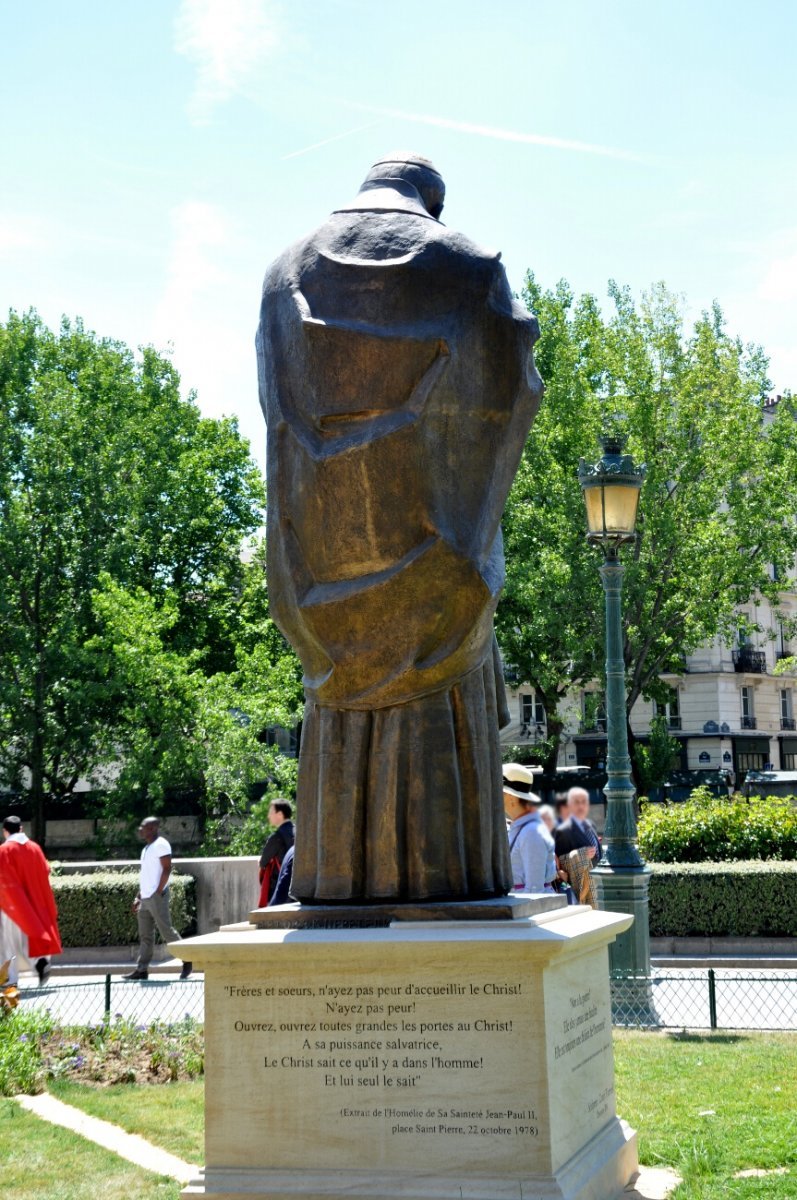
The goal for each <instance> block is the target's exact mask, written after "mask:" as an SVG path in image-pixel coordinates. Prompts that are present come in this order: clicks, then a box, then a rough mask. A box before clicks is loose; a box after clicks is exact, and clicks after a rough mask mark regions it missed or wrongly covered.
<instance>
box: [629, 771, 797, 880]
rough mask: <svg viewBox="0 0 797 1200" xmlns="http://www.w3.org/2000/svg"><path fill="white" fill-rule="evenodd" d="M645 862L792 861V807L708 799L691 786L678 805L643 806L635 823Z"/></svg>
mask: <svg viewBox="0 0 797 1200" xmlns="http://www.w3.org/2000/svg"><path fill="white" fill-rule="evenodd" d="M639 848H640V850H641V851H642V855H643V857H644V858H645V859H647V861H648V862H662V863H664V862H671V863H698V862H744V861H749V860H751V859H781V860H793V859H797V809H795V807H794V805H793V804H792V803H791V801H790V800H789V799H780V798H778V797H775V796H769V797H767V799H766V800H763V799H760V798H758V797H755V796H751V797H750V799H749V800H747V799H745V797H744V796H739V795H737V796H734V797H733V798H732V799H728V798H726V797H716V796H712V795H711V794H710V793H709V792H708V791H707V789H706V788H696V789H695V791H694V792H693V793H692V795H691V797H690V798H689V800H685V801H684V802H683V803H680V804H648V805H646V806H645V807H644V809H643V812H642V815H641V817H640V821H639Z"/></svg>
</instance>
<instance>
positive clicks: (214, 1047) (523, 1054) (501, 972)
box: [171, 897, 637, 1200]
mask: <svg viewBox="0 0 797 1200" xmlns="http://www.w3.org/2000/svg"><path fill="white" fill-rule="evenodd" d="M526 899H527V900H528V899H530V898H528V897H527V898H526ZM535 899H536V898H535ZM532 906H533V905H532ZM338 917H339V918H340V919H343V912H342V910H338ZM630 921H631V918H630V917H629V916H627V915H618V914H614V913H606V912H595V911H593V910H592V909H588V908H582V907H564V908H555V909H550V908H548V909H546V908H545V907H544V906H543V907H541V908H538V909H537V911H536V912H535V913H534V914H533V915H530V916H526V917H520V918H517V919H515V920H506V919H505V920H502V921H495V920H489V921H453V920H436V921H434V920H433V921H426V922H421V921H417V922H412V921H395V922H394V923H393V924H392V925H391V926H390V927H389V928H381V927H377V928H326V929H313V928H300V929H296V928H294V929H280V928H276V929H268V928H260V929H258V928H255V927H254V926H248V927H244V926H234V927H230V928H229V929H226V930H221V931H220V932H219V933H216V934H210V935H207V936H203V937H197V938H191V939H188V940H186V941H183V942H180V943H179V945H174V946H172V947H171V949H172V950H173V951H174V952H176V953H179V954H180V955H183V956H185V957H186V958H190V959H192V960H193V962H194V964H195V966H196V967H198V968H200V969H201V970H204V972H205V1042H206V1074H205V1111H206V1132H205V1151H206V1166H205V1170H204V1172H203V1174H202V1175H201V1176H200V1177H199V1178H198V1179H196V1180H194V1181H192V1182H191V1183H190V1184H189V1185H188V1186H187V1187H186V1188H185V1190H184V1191H183V1193H182V1195H183V1197H185V1198H186V1200H187V1198H188V1197H199V1196H203V1197H206V1198H207V1200H211V1197H212V1198H214V1200H233V1198H240V1197H248V1198H249V1200H253V1198H255V1197H257V1198H260V1200H288V1198H291V1200H322V1198H323V1200H333V1198H335V1200H337V1198H340V1200H342V1198H343V1197H344V1196H357V1197H360V1198H361V1200H393V1198H395V1200H504V1198H506V1200H520V1197H522V1198H523V1200H615V1198H616V1197H619V1196H620V1195H621V1193H622V1192H623V1189H624V1188H625V1186H626V1184H627V1183H628V1181H629V1180H630V1179H631V1177H632V1176H633V1174H634V1172H635V1171H636V1170H637V1152H636V1135H635V1134H634V1133H633V1132H632V1131H631V1130H630V1129H629V1128H628V1126H627V1125H625V1123H624V1122H622V1121H620V1120H619V1119H618V1118H617V1116H616V1115H615V1107H614V1063H613V1054H612V1040H611V1034H612V1027H611V998H610V992H609V969H608V946H609V944H610V942H612V941H613V940H614V938H615V937H616V936H617V935H618V934H619V933H622V932H623V931H624V930H625V929H627V928H628V925H629V924H630Z"/></svg>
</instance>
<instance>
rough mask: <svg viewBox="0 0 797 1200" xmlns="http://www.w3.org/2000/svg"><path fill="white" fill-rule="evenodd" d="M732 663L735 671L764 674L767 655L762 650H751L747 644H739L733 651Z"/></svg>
mask: <svg viewBox="0 0 797 1200" xmlns="http://www.w3.org/2000/svg"><path fill="white" fill-rule="evenodd" d="M733 665H734V668H735V669H736V671H737V672H739V673H740V674H741V673H743V672H744V673H746V674H748V675H766V673H767V656H766V654H765V653H764V651H763V650H753V649H752V648H751V647H749V646H740V647H739V649H738V650H734V651H733Z"/></svg>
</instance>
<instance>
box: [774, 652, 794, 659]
mask: <svg viewBox="0 0 797 1200" xmlns="http://www.w3.org/2000/svg"><path fill="white" fill-rule="evenodd" d="M794 657H795V655H794V651H793V650H778V651H777V652H776V653H775V658H776V659H777V660H778V662H783V660H784V658H794Z"/></svg>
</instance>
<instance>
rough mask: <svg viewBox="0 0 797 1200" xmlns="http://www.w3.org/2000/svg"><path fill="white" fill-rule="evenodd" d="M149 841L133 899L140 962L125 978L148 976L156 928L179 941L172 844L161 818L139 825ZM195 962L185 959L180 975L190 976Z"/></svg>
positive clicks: (145, 848) (165, 939) (149, 819)
mask: <svg viewBox="0 0 797 1200" xmlns="http://www.w3.org/2000/svg"><path fill="white" fill-rule="evenodd" d="M138 832H139V834H140V835H141V837H143V839H144V841H145V842H146V845H145V846H144V849H143V850H142V851H141V875H140V882H139V888H138V895H137V896H136V898H135V900H134V901H133V912H134V913H135V914H136V917H137V918H138V939H139V949H138V962H137V963H136V969H135V971H131V972H130V974H129V975H125V979H146V978H147V976H148V975H149V964H150V962H151V961H152V951H153V949H154V945H155V929H156V927H157V930H158V933H159V934H160V935H161V938H162V939H163V941H164V942H179V941H181V940H182V939H181V938H180V935H179V933H178V932H177V930H176V929H175V928H174V926H173V925H172V920H171V917H170V916H169V876H170V875H171V873H172V848H171V846H170V845H169V843H168V842H167V841H166V838H165V837H161V836H160V821H159V820H158V818H157V817H145V818H144V820H143V821H142V822H141V824H140V825H139V827H138ZM192 970H193V963H190V962H184V963H183V969H182V971H181V972H180V978H181V979H187V978H188V976H189V975H190V974H191V971H192Z"/></svg>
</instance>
